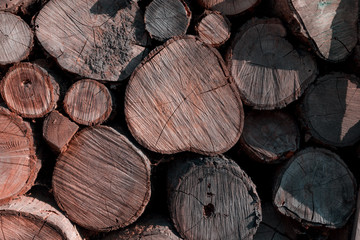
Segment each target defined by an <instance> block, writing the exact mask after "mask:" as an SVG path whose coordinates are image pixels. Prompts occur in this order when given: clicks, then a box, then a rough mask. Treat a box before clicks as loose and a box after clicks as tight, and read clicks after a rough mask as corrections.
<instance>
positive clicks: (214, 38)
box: [196, 12, 231, 47]
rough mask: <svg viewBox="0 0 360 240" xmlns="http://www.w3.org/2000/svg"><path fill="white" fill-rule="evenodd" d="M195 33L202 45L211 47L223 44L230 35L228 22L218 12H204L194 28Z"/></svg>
mask: <svg viewBox="0 0 360 240" xmlns="http://www.w3.org/2000/svg"><path fill="white" fill-rule="evenodd" d="M196 31H197V33H198V35H199V37H200V39H201V40H203V41H204V43H207V44H210V45H211V46H213V47H219V46H220V45H222V44H224V43H225V42H226V41H227V40H228V39H229V38H230V34H231V25H230V21H229V20H228V19H227V17H226V16H223V15H221V13H219V12H205V14H204V16H203V17H202V18H201V20H200V22H199V23H198V25H197V26H196Z"/></svg>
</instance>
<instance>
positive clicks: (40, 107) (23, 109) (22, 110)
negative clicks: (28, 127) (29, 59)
mask: <svg viewBox="0 0 360 240" xmlns="http://www.w3.org/2000/svg"><path fill="white" fill-rule="evenodd" d="M0 88H1V89H0V91H1V95H2V97H3V99H4V101H5V102H6V105H7V106H8V107H9V108H10V109H11V110H12V111H14V112H15V113H17V114H19V115H21V116H22V117H26V118H40V117H43V116H45V115H46V114H47V113H49V112H50V111H52V110H53V109H54V108H55V107H56V102H57V100H58V99H59V95H58V91H57V90H58V88H59V86H58V85H56V82H55V81H54V80H53V79H52V76H51V75H49V74H48V72H46V71H45V70H44V69H43V68H41V67H39V66H37V65H36V64H31V63H18V64H15V65H14V66H13V67H11V68H10V69H9V71H8V72H7V74H6V76H5V77H4V78H3V80H2V81H1V86H0Z"/></svg>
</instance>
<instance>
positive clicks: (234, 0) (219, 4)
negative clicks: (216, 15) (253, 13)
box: [197, 0, 260, 15]
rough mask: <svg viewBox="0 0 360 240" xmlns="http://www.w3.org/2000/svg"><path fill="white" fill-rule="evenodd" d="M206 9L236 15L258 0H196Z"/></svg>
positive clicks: (250, 7)
mask: <svg viewBox="0 0 360 240" xmlns="http://www.w3.org/2000/svg"><path fill="white" fill-rule="evenodd" d="M197 2H198V3H199V4H200V5H201V6H203V7H204V8H206V9H211V10H215V11H219V12H221V13H223V14H225V15H236V14H239V13H243V12H244V11H246V10H249V9H252V8H254V7H255V6H256V5H257V4H259V2H260V1H259V0H247V1H243V0H197Z"/></svg>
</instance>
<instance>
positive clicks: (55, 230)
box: [0, 196, 82, 240]
mask: <svg viewBox="0 0 360 240" xmlns="http://www.w3.org/2000/svg"><path fill="white" fill-rule="evenodd" d="M0 226H1V232H0V236H1V237H0V238H1V239H4V240H5V239H9V240H10V239H51V240H81V239H82V238H81V237H80V234H79V232H78V231H77V229H76V228H75V226H74V225H73V224H72V223H71V222H70V221H69V219H67V218H66V217H65V216H64V215H63V214H62V213H61V212H59V211H58V210H57V209H55V208H54V207H52V206H51V205H49V204H47V203H45V202H42V201H40V200H38V199H36V198H32V197H25V196H22V197H20V198H18V199H14V200H12V201H11V202H9V203H8V204H6V205H3V206H0Z"/></svg>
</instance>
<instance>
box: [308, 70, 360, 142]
mask: <svg viewBox="0 0 360 240" xmlns="http://www.w3.org/2000/svg"><path fill="white" fill-rule="evenodd" d="M359 88H360V81H359V79H358V78H357V77H355V76H354V75H347V74H344V73H331V74H328V75H325V76H323V77H321V78H319V79H318V80H317V81H316V84H315V85H313V86H312V87H311V88H310V89H309V90H308V92H307V93H306V95H305V98H304V101H303V104H302V115H303V118H304V123H305V125H306V126H307V127H308V128H309V130H310V133H311V135H312V136H313V137H314V138H315V139H317V140H319V141H321V142H322V143H325V144H330V145H333V146H338V147H344V146H351V145H353V144H355V143H356V142H357V141H359V140H360V121H359V119H360V111H359V109H360V92H359V91H358V90H359Z"/></svg>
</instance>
